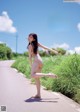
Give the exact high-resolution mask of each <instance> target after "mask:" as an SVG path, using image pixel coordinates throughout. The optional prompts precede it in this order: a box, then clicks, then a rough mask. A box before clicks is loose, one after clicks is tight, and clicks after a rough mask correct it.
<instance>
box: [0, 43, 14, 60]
mask: <svg viewBox="0 0 80 112" xmlns="http://www.w3.org/2000/svg"><path fill="white" fill-rule="evenodd" d="M11 58H12V50H11V48H9V47H8V46H6V44H5V43H0V59H11Z"/></svg>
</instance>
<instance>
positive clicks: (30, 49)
mask: <svg viewBox="0 0 80 112" xmlns="http://www.w3.org/2000/svg"><path fill="white" fill-rule="evenodd" d="M31 54H32V46H31V45H29V63H30V66H32V55H31Z"/></svg>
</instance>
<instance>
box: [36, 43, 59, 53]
mask: <svg viewBox="0 0 80 112" xmlns="http://www.w3.org/2000/svg"><path fill="white" fill-rule="evenodd" d="M38 46H39V47H41V48H43V49H45V50H48V51H51V52H54V53H55V54H58V52H57V51H56V50H53V49H50V48H48V47H46V46H44V45H41V44H40V43H38Z"/></svg>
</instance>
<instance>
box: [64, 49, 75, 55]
mask: <svg viewBox="0 0 80 112" xmlns="http://www.w3.org/2000/svg"><path fill="white" fill-rule="evenodd" d="M74 53H75V51H74V50H68V51H67V53H66V54H74Z"/></svg>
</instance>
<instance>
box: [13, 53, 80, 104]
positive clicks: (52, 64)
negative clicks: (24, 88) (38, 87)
mask: <svg viewBox="0 0 80 112" xmlns="http://www.w3.org/2000/svg"><path fill="white" fill-rule="evenodd" d="M43 63H44V67H43V69H42V72H43V73H49V72H52V73H55V74H57V75H58V77H59V78H58V79H51V78H45V77H43V78H41V82H42V85H44V86H45V87H46V88H47V89H50V90H53V91H59V92H61V93H63V94H64V95H66V96H68V97H70V98H72V99H74V100H75V101H76V102H78V103H80V55H76V54H75V55H69V56H53V57H43ZM12 67H15V68H16V69H18V71H20V72H22V73H24V74H25V75H26V77H27V78H30V67H29V62H28V59H27V58H25V57H21V58H18V59H17V60H16V62H15V63H14V64H13V65H12Z"/></svg>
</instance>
